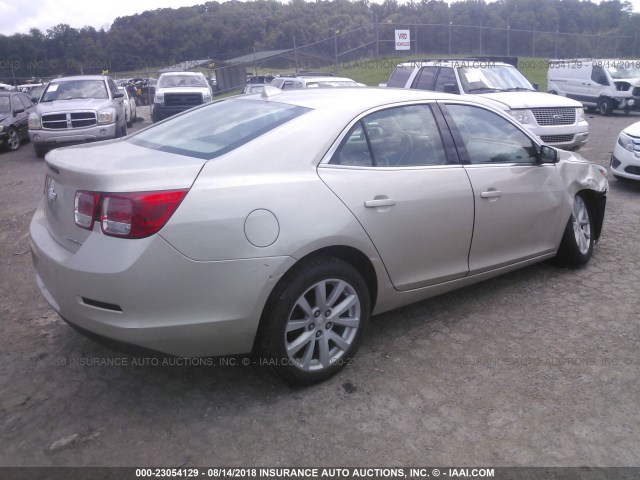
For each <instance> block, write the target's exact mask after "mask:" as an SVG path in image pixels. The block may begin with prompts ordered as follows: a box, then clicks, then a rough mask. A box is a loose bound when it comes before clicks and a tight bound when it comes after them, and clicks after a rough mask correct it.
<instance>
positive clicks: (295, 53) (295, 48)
mask: <svg viewBox="0 0 640 480" xmlns="http://www.w3.org/2000/svg"><path fill="white" fill-rule="evenodd" d="M254 48H255V47H254ZM293 58H294V60H295V62H296V76H297V75H298V47H296V36H295V35H294V36H293Z"/></svg>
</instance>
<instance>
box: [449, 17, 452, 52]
mask: <svg viewBox="0 0 640 480" xmlns="http://www.w3.org/2000/svg"><path fill="white" fill-rule="evenodd" d="M451 24H452V22H451V12H449V56H451Z"/></svg>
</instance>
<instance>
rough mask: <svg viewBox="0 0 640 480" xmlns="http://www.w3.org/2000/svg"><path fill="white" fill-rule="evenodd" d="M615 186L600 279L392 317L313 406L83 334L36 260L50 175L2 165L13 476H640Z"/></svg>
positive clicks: (563, 276) (625, 215)
mask: <svg viewBox="0 0 640 480" xmlns="http://www.w3.org/2000/svg"><path fill="white" fill-rule="evenodd" d="M145 113H146V112H144V111H142V114H143V115H144V114H145ZM638 120H640V115H639V114H631V115H630V116H624V115H623V114H616V115H614V116H612V117H601V116H598V115H589V122H590V125H591V137H590V140H589V143H588V146H587V147H585V148H584V149H583V150H582V151H581V153H582V154H583V155H584V156H585V157H587V158H589V159H591V160H594V161H596V162H597V163H599V164H601V165H608V163H609V156H610V152H611V150H612V148H613V144H614V142H615V139H616V137H617V134H618V132H619V131H620V130H621V129H622V128H623V127H625V126H627V125H629V124H631V123H633V122H635V121H638ZM148 123H149V119H148V116H146V117H145V118H144V121H139V122H137V123H136V125H135V127H134V128H135V129H138V128H141V127H142V126H144V125H147V124H148ZM610 182H611V192H610V196H609V201H608V205H607V213H606V218H605V224H604V232H603V236H602V240H601V242H600V243H599V244H598V245H597V247H596V249H595V254H594V257H593V259H592V261H591V262H590V263H589V265H588V266H587V267H586V268H583V269H580V270H568V269H563V268H558V267H555V266H553V265H551V264H549V263H542V264H538V265H535V266H532V267H529V268H526V269H524V270H520V271H518V272H515V273H511V274H508V275H505V276H502V277H499V278H497V279H495V280H491V281H487V282H484V283H481V284H478V285H475V286H473V287H469V288H465V289H463V290H459V291H456V292H453V293H450V294H447V295H444V296H441V297H438V298H434V299H431V300H429V301H424V302H421V303H418V304H415V305H413V306H410V307H406V308H403V309H400V310H397V311H394V312H391V313H386V314H383V315H380V316H378V317H375V318H374V319H373V320H372V323H371V326H370V329H369V332H368V334H367V336H366V338H365V341H364V342H363V345H362V347H361V349H360V352H359V355H358V356H357V359H356V360H355V361H354V362H353V363H352V364H351V365H349V366H348V367H347V368H346V369H345V370H344V371H343V372H342V373H341V374H339V375H338V376H336V377H334V378H333V379H331V380H329V381H327V382H325V383H323V384H321V385H318V386H315V387H311V388H305V389H293V388H290V387H287V386H285V385H283V384H282V383H280V382H279V381H277V380H276V379H274V378H272V377H271V376H270V375H269V374H267V372H266V371H264V370H263V369H262V368H261V367H259V366H255V365H249V366H243V365H242V362H241V361H240V359H238V361H237V365H235V366H233V365H226V366H225V365H221V364H220V362H219V360H215V361H214V362H213V364H212V365H173V366H171V365H169V366H167V365H161V364H159V365H155V364H154V362H153V361H151V360H149V359H148V358H147V359H145V358H142V357H134V356H130V355H125V354H121V353H119V352H114V351H112V350H109V349H106V348H103V347H101V346H99V345H97V344H96V343H94V342H93V341H91V340H89V339H87V338H85V337H84V336H82V335H80V334H78V333H77V332H75V331H74V330H72V329H71V328H69V326H67V325H66V324H65V323H64V322H63V321H62V320H60V319H59V318H58V316H57V315H56V314H55V313H54V312H53V311H52V310H51V309H50V308H49V307H48V305H47V303H46V302H45V300H44V298H43V297H42V295H41V294H40V292H39V290H38V287H37V285H36V282H35V276H34V271H33V267H32V264H31V257H30V254H29V238H28V226H29V221H30V219H31V217H32V215H33V212H34V210H35V208H36V206H37V204H38V202H39V201H40V199H41V198H42V193H43V184H44V167H43V162H42V160H38V159H36V157H35V155H34V153H33V148H32V146H31V145H30V144H28V143H26V144H24V145H22V147H21V148H20V150H19V151H18V152H14V153H1V154H0V291H1V298H0V445H2V447H1V448H0V466H143V465H144V466H160V465H162V466H172V467H176V466H187V467H188V466H197V465H201V466H202V465H215V466H234V465H237V466H254V465H255V466H313V465H315V466H318V465H320V466H370V465H377V466H383V465H386V466H389V465H391V466H415V465H451V466H465V465H467V466H473V465H475V466H505V465H512V466H580V465H588V466H640V454H639V453H638V452H640V408H639V399H640V368H639V367H640V349H639V348H638V347H639V341H640V301H639V292H640V265H639V258H640V255H639V252H640V228H639V226H640V183H632V182H623V181H619V180H616V179H613V178H610ZM150 281H152V280H151V279H150ZM114 364H117V365H114Z"/></svg>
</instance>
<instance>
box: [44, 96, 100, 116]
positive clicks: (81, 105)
mask: <svg viewBox="0 0 640 480" xmlns="http://www.w3.org/2000/svg"><path fill="white" fill-rule="evenodd" d="M111 102H112V101H111V100H110V99H108V98H74V99H73V100H55V101H53V102H40V103H38V106H37V109H38V113H48V112H61V111H67V110H99V109H101V108H107V107H110V106H111Z"/></svg>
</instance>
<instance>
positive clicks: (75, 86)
mask: <svg viewBox="0 0 640 480" xmlns="http://www.w3.org/2000/svg"><path fill="white" fill-rule="evenodd" d="M77 98H100V99H107V98H109V93H108V92H107V87H106V86H105V84H104V82H103V81H102V80H68V81H64V82H56V83H50V84H49V86H48V87H47V89H46V90H45V92H44V95H43V96H42V99H41V100H40V103H45V102H53V101H55V100H73V99H77Z"/></svg>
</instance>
